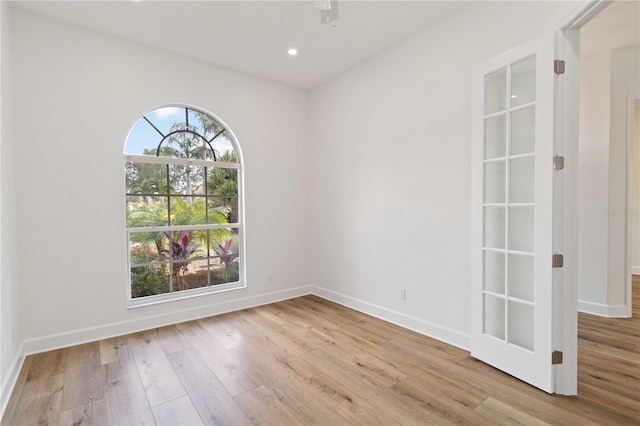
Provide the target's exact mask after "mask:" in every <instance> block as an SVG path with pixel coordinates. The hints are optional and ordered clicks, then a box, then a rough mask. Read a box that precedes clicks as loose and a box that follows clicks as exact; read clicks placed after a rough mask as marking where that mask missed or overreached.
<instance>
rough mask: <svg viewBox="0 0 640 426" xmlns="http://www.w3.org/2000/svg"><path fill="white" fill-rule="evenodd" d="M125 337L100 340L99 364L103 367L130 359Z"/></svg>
mask: <svg viewBox="0 0 640 426" xmlns="http://www.w3.org/2000/svg"><path fill="white" fill-rule="evenodd" d="M127 340H128V339H127V336H118V337H112V338H109V339H104V340H100V341H99V342H98V345H99V347H100V363H101V364H103V365H106V364H111V363H112V362H116V361H120V360H121V359H128V358H131V352H130V351H129V343H128V341H127Z"/></svg>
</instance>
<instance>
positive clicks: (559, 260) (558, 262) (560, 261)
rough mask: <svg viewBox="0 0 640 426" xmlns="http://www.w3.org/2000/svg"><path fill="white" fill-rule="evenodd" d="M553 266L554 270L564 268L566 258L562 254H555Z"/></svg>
mask: <svg viewBox="0 0 640 426" xmlns="http://www.w3.org/2000/svg"><path fill="white" fill-rule="evenodd" d="M552 266H553V267H554V268H562V267H563V266H564V256H563V255H561V254H557V253H555V254H554V255H553V261H552Z"/></svg>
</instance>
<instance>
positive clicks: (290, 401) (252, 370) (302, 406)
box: [233, 345, 347, 425]
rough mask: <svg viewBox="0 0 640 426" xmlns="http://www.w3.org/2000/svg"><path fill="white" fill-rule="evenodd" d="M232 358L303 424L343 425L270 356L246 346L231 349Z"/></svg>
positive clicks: (301, 383) (302, 384)
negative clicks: (241, 364) (240, 362)
mask: <svg viewBox="0 0 640 426" xmlns="http://www.w3.org/2000/svg"><path fill="white" fill-rule="evenodd" d="M233 354H234V357H236V358H237V359H239V360H242V363H243V365H244V368H245V370H246V371H247V372H248V373H249V374H250V375H251V376H252V377H253V378H254V380H255V381H256V382H258V383H260V384H262V385H264V386H265V387H267V388H268V389H269V390H270V391H271V392H272V393H273V394H274V395H276V397H277V398H278V399H279V400H280V401H282V403H284V404H285V405H286V406H287V407H289V409H290V410H291V411H292V412H293V413H294V415H295V416H296V418H297V419H298V421H300V422H301V423H303V424H314V425H315V424H334V425H342V424H347V421H346V420H345V419H344V418H343V417H341V416H340V415H339V414H338V413H336V412H335V411H334V410H332V409H331V407H330V406H328V405H327V404H325V403H324V401H323V400H321V399H319V398H317V397H315V395H314V394H313V391H312V390H311V389H309V388H308V387H307V386H306V385H305V383H304V382H301V381H299V380H298V376H297V375H296V374H295V372H294V371H293V370H291V369H287V368H284V367H283V366H282V365H281V364H280V363H278V362H274V361H275V360H274V358H272V356H265V353H264V352H260V351H256V350H255V349H254V348H252V347H251V346H250V345H243V346H239V347H237V348H234V349H233Z"/></svg>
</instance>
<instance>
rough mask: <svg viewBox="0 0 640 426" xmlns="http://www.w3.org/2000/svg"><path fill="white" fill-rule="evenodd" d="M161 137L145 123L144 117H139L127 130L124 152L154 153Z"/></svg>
mask: <svg viewBox="0 0 640 426" xmlns="http://www.w3.org/2000/svg"><path fill="white" fill-rule="evenodd" d="M161 139H162V136H160V133H158V132H157V131H156V130H155V129H154V128H153V127H152V126H151V125H150V124H149V123H147V121H146V120H145V119H144V118H141V119H139V120H138V121H137V122H136V124H135V125H134V126H133V128H132V129H131V131H130V132H129V136H128V137H127V144H126V146H125V153H127V154H144V155H156V147H157V146H158V143H159V142H160V140H161Z"/></svg>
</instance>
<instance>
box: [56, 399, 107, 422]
mask: <svg viewBox="0 0 640 426" xmlns="http://www.w3.org/2000/svg"><path fill="white" fill-rule="evenodd" d="M107 422H108V421H107V406H106V403H105V401H104V399H101V400H99V401H95V402H91V403H89V404H87V405H82V406H79V407H75V408H72V409H70V410H66V411H63V412H62V413H60V425H64V426H79V425H106V424H107Z"/></svg>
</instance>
